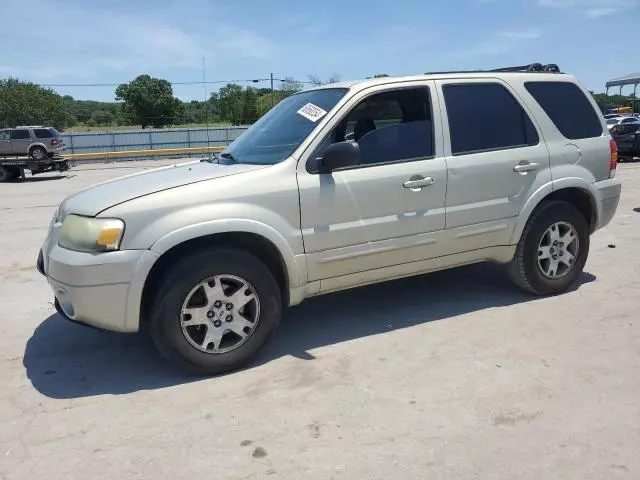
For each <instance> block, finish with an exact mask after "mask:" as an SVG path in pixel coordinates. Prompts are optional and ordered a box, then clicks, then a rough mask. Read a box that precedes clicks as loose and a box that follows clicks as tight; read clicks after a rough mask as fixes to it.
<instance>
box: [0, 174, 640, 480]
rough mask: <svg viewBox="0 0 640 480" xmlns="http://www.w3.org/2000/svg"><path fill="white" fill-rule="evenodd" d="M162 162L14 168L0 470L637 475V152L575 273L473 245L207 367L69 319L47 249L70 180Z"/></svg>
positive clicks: (1, 346) (307, 316)
mask: <svg viewBox="0 0 640 480" xmlns="http://www.w3.org/2000/svg"><path fill="white" fill-rule="evenodd" d="M156 164H157V163H153V162H151V163H148V162H147V163H142V162H141V163H128V164H126V165H117V164H116V165H107V166H103V165H92V166H89V165H86V166H82V167H78V168H76V169H74V170H71V171H69V172H67V173H66V174H64V175H51V176H49V177H45V176H42V177H35V178H33V179H28V180H29V181H27V182H24V183H15V184H2V185H0V225H1V229H0V252H1V253H0V299H1V300H0V301H1V303H2V310H0V478H2V479H4V480H9V479H11V480H14V479H15V480H31V479H34V480H37V479H58V478H64V479H65V480H74V479H79V480H87V479H91V480H94V479H127V480H129V479H148V478H158V479H165V478H166V479H172V480H179V479H189V480H195V479H201V478H202V479H205V478H206V479H250V478H265V477H269V476H271V478H284V479H302V478H304V479H322V480H326V479H331V478H349V479H352V478H353V479H389V478H393V479H402V480H407V479H418V478H425V479H426V478H429V479H472V478H478V479H512V478H518V479H534V480H540V479H545V480H551V479H558V480H568V479H579V480H588V479H607V480H612V479H619V478H625V479H637V478H640V455H638V452H639V451H640V448H639V447H640V295H638V291H639V290H638V288H639V287H640V256H639V254H638V249H639V248H640V163H637V164H623V165H621V166H620V168H619V171H618V175H619V177H620V178H621V179H622V182H623V197H622V200H621V203H620V206H619V208H618V213H617V215H616V217H615V218H614V220H613V222H612V224H611V225H610V226H609V227H608V228H606V229H604V230H603V231H600V232H598V233H597V234H596V235H595V236H594V237H593V239H592V245H591V254H590V256H589V261H588V263H587V266H586V269H585V273H584V275H583V276H582V279H581V282H580V284H579V285H577V286H576V287H575V289H574V290H573V291H571V292H569V293H567V294H564V295H560V296H557V297H554V298H544V299H538V298H533V297H531V296H529V295H527V294H525V293H522V292H521V291H520V290H518V289H517V288H515V287H513V286H512V285H511V284H510V283H509V281H508V280H507V278H506V277H505V275H504V274H503V272H502V270H501V268H500V267H498V266H494V265H475V266H471V267H466V268H460V269H456V270H451V271H446V272H440V273H435V274H432V275H425V276H422V277H416V278H412V279H404V280H399V281H395V282H391V283H388V284H384V285H377V286H371V287H366V288H360V289H357V290H353V291H347V292H342V293H337V294H333V295H330V296H326V297H320V298H315V299H311V300H308V301H306V302H304V303H303V304H302V305H300V306H298V307H296V308H293V309H291V310H290V311H288V312H287V314H286V318H285V320H284V321H283V324H282V326H281V329H280V331H279V335H278V336H277V338H276V339H275V340H274V341H273V343H272V344H271V346H270V348H269V349H268V350H267V351H266V352H265V353H264V354H263V355H262V357H261V358H260V360H259V361H258V362H257V363H256V364H255V365H254V366H252V367H250V368H248V369H246V370H244V371H242V372H238V373H234V374H230V375H226V376H221V377H218V378H210V379H196V378H191V377H187V376H184V375H182V374H180V373H176V372H175V371H174V370H172V368H171V367H170V366H169V365H168V364H166V363H165V362H164V360H162V359H161V358H159V356H158V355H157V354H156V352H155V350H154V349H153V347H152V345H151V344H150V342H149V341H148V339H146V338H145V337H144V336H143V335H121V334H115V333H106V332H100V331H96V330H91V329H88V328H85V327H81V326H77V325H74V324H70V323H69V322H66V321H64V320H62V319H61V318H60V317H59V316H57V315H56V314H55V312H54V309H53V305H52V296H51V292H50V290H49V287H48V286H47V284H46V282H45V280H44V279H43V278H42V277H41V276H40V275H39V274H38V273H37V272H36V270H35V267H34V265H35V261H36V256H37V253H38V249H39V247H40V244H41V242H42V240H43V238H44V235H45V233H46V230H47V226H48V223H49V220H50V218H51V215H52V214H53V211H54V209H55V207H56V206H57V204H58V202H60V201H61V200H62V199H63V198H64V197H65V196H66V195H68V194H69V193H71V192H73V191H75V190H77V189H79V188H81V187H84V186H86V185H89V184H92V183H95V182H98V181H101V180H104V179H107V178H111V177H114V176H118V175H122V174H126V173H130V172H133V171H137V170H139V169H142V168H150V166H151V165H156ZM609 245H611V246H615V248H609V247H608V246H609Z"/></svg>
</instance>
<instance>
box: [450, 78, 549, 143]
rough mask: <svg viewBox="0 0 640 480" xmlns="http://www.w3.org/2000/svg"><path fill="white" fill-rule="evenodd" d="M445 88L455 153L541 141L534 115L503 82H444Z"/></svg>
mask: <svg viewBox="0 0 640 480" xmlns="http://www.w3.org/2000/svg"><path fill="white" fill-rule="evenodd" d="M443 92H444V100H445V104H446V107H447V117H448V118H449V133H450V135H451V153H452V154H453V155H463V154H468V153H475V152H483V151H489V150H501V149H509V148H518V147H525V146H529V145H536V144H538V141H539V139H538V133H537V132H536V129H535V127H534V126H533V123H531V119H529V116H528V115H527V113H526V112H525V111H524V110H523V109H522V107H521V106H520V104H519V103H518V102H517V101H516V99H515V98H513V96H512V95H511V93H509V91H508V90H507V89H506V88H504V87H503V86H502V85H499V84H497V83H466V84H458V85H445V86H444V87H443Z"/></svg>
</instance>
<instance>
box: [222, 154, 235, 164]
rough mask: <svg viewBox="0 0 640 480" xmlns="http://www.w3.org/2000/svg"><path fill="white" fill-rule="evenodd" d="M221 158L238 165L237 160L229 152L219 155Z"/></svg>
mask: <svg viewBox="0 0 640 480" xmlns="http://www.w3.org/2000/svg"><path fill="white" fill-rule="evenodd" d="M220 157H221V158H226V159H228V160H231V162H233V163H238V160H237V159H236V157H234V156H233V155H232V154H231V153H229V152H224V153H221V154H220Z"/></svg>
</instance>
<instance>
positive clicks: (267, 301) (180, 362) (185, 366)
mask: <svg viewBox="0 0 640 480" xmlns="http://www.w3.org/2000/svg"><path fill="white" fill-rule="evenodd" d="M224 274H227V275H233V276H236V277H240V278H242V279H244V280H246V281H248V282H249V283H250V284H251V285H252V286H253V287H254V290H255V293H256V294H257V297H258V299H259V301H260V314H259V317H258V322H257V327H256V328H255V330H254V331H253V332H252V334H251V335H250V336H249V338H248V339H247V340H246V341H245V343H243V344H241V345H240V346H239V347H237V348H236V349H235V350H231V351H229V352H226V353H205V352H203V351H200V350H198V349H197V348H195V347H194V346H193V345H191V343H189V341H188V340H187V338H186V337H185V335H184V334H183V331H182V327H181V321H182V320H181V319H182V314H181V309H182V305H183V303H184V301H185V299H186V298H187V296H188V295H189V293H190V292H191V290H192V289H193V288H194V287H196V286H197V285H198V284H199V283H200V282H203V281H204V280H206V279H208V278H210V277H213V276H215V275H224ZM150 310H151V312H150V318H149V329H150V332H151V336H152V338H153V340H154V342H155V344H156V346H157V347H158V350H160V352H161V353H162V355H163V356H164V357H165V358H167V359H168V360H169V361H171V362H172V363H173V364H175V365H177V366H178V367H180V368H181V369H182V370H185V371H187V372H189V373H192V374H196V375H214V374H219V373H224V372H229V371H233V370H237V369H239V368H242V367H243V366H245V365H247V364H248V363H249V362H251V361H252V360H253V359H254V358H255V357H256V356H257V355H258V353H259V352H260V350H261V349H262V347H263V346H264V345H265V344H266V343H267V341H268V340H269V338H270V337H271V335H272V334H273V332H274V331H275V330H276V328H277V326H278V324H279V322H280V317H281V314H282V295H281V292H280V288H279V286H278V283H277V282H276V280H275V278H274V276H273V274H272V273H271V272H270V271H269V269H268V268H267V267H266V266H265V265H264V264H263V263H262V262H261V261H260V260H258V259H257V258H255V257H254V256H253V255H251V254H249V253H248V252H245V251H242V250H237V249H233V248H224V247H216V248H211V249H208V250H205V251H201V252H198V253H195V254H194V255H192V256H189V257H187V258H185V259H183V260H180V261H179V262H177V263H175V264H174V265H173V266H171V267H170V268H169V269H168V270H167V271H166V272H164V279H163V282H162V284H161V285H160V287H159V288H158V290H157V293H156V295H155V297H154V299H153V305H152V307H151V309H150Z"/></svg>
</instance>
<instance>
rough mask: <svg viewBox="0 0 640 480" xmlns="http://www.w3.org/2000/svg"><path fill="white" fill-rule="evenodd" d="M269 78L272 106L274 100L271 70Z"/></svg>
mask: <svg viewBox="0 0 640 480" xmlns="http://www.w3.org/2000/svg"><path fill="white" fill-rule="evenodd" d="M269 78H270V79H271V106H272V107H273V102H274V98H273V97H274V93H273V72H271V73H270V74H269Z"/></svg>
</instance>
